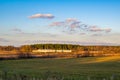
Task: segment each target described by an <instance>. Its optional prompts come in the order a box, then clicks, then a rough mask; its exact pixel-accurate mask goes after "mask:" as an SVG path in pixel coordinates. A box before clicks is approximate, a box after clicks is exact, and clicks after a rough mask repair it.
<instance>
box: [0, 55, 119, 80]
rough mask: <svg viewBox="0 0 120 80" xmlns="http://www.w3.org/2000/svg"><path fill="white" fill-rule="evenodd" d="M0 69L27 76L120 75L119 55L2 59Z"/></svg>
mask: <svg viewBox="0 0 120 80" xmlns="http://www.w3.org/2000/svg"><path fill="white" fill-rule="evenodd" d="M0 71H1V72H2V71H8V72H9V73H11V74H12V73H17V74H26V75H29V76H41V75H40V74H44V73H46V72H51V73H59V74H62V75H64V76H72V77H76V76H80V75H86V76H98V77H99V76H104V77H106V76H112V75H119V76H120V56H111V57H86V58H70V59H65V58H64V59H60V58H59V59H57V58H56V59H55V58H49V59H47V58H45V59H39V58H36V59H21V60H3V61H0ZM116 80H117V79H116ZM119 80H120V79H119Z"/></svg>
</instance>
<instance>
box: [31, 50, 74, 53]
mask: <svg viewBox="0 0 120 80" xmlns="http://www.w3.org/2000/svg"><path fill="white" fill-rule="evenodd" d="M32 52H34V53H37V52H44V53H46V52H66V53H68V52H72V50H54V49H38V50H33V51H32Z"/></svg>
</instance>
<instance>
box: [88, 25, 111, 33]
mask: <svg viewBox="0 0 120 80" xmlns="http://www.w3.org/2000/svg"><path fill="white" fill-rule="evenodd" d="M88 30H89V31H92V32H102V31H103V32H111V28H100V27H97V26H91V27H89V28H88Z"/></svg>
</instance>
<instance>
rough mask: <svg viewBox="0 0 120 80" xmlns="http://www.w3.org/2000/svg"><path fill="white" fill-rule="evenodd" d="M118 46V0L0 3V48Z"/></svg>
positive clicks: (0, 0) (8, 0) (6, 0)
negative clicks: (70, 44)
mask: <svg viewBox="0 0 120 80" xmlns="http://www.w3.org/2000/svg"><path fill="white" fill-rule="evenodd" d="M41 42H56V43H57V42H63V43H65V42H77V43H78V44H83V45H84V44H87V45H97V44H100V45H120V0H0V45H14V46H19V45H24V44H34V43H41Z"/></svg>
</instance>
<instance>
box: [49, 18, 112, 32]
mask: <svg viewBox="0 0 120 80" xmlns="http://www.w3.org/2000/svg"><path fill="white" fill-rule="evenodd" d="M50 26H54V27H63V29H64V30H63V32H67V33H76V32H79V33H81V31H83V32H84V33H87V32H89V33H90V32H95V33H99V32H100V33H105V32H106V33H108V32H111V30H112V29H111V28H101V27H99V26H93V25H92V26H91V25H88V24H84V23H82V22H81V21H79V20H77V19H75V18H68V19H66V20H64V21H60V22H53V23H51V24H50Z"/></svg>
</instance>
